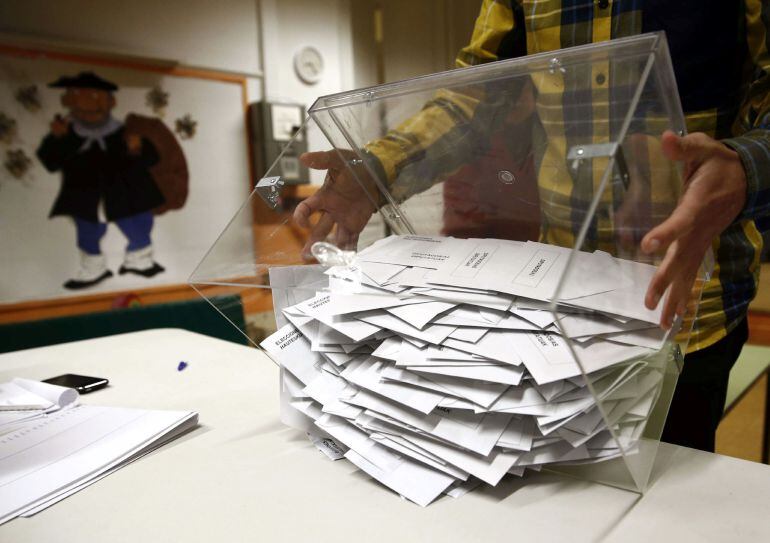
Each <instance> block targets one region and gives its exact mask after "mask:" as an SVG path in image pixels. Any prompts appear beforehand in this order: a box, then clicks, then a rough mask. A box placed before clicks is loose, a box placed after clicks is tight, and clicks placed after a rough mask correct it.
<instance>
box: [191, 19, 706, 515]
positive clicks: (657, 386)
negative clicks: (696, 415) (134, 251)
mask: <svg viewBox="0 0 770 543" xmlns="http://www.w3.org/2000/svg"><path fill="white" fill-rule="evenodd" d="M667 131H670V132H673V133H674V134H684V132H685V124H684V117H683V114H682V110H681V106H680V103H679V98H678V94H677V87H676V84H675V81H674V74H673V70H672V66H671V60H670V57H669V53H668V48H667V44H666V39H665V36H664V35H663V34H645V35H641V36H637V37H633V38H627V39H621V40H614V41H611V42H606V43H600V44H594V45H589V46H582V47H577V48H572V49H565V50H560V51H554V52H551V53H547V54H538V55H532V56H528V57H524V58H519V59H512V60H507V61H501V62H494V63H490V64H486V65H480V66H474V67H470V68H464V69H457V70H452V71H448V72H444V73H439V74H434V75H429V76H425V77H418V78H415V79H410V80H407V81H401V82H397V83H391V84H386V85H381V86H378V87H372V88H367V89H363V90H355V91H351V92H343V93H339V94H334V95H330V96H323V97H321V98H319V99H318V100H317V101H316V102H315V104H314V105H313V106H312V107H311V108H310V109H309V110H308V117H307V119H306V120H305V122H304V124H303V126H302V127H301V128H300V129H299V130H297V132H296V134H295V136H294V137H295V139H296V140H295V141H289V142H287V145H286V150H285V151H284V154H283V155H282V156H281V157H280V158H279V159H278V160H277V161H276V162H275V164H274V165H273V166H272V167H271V168H270V170H269V171H267V172H265V173H264V175H263V176H262V177H261V179H260V180H259V181H258V182H257V183H256V186H255V188H254V191H253V192H252V194H251V196H250V198H249V199H248V200H247V202H246V203H245V204H244V205H243V207H242V208H241V209H240V210H239V211H238V213H237V214H236V215H235V217H234V218H233V219H232V221H231V223H230V224H229V225H228V226H227V228H226V229H225V230H224V232H223V233H222V234H221V236H220V237H219V239H218V240H217V241H216V243H215V244H214V245H213V246H212V248H211V249H210V251H209V252H208V254H207V255H206V256H205V258H204V259H203V260H202V262H201V263H200V265H199V266H198V268H197V269H196V270H195V272H194V273H193V275H192V277H191V279H190V282H191V284H192V285H193V286H194V287H195V288H196V289H197V290H198V291H199V292H200V294H201V295H203V296H204V297H206V298H207V299H209V300H210V301H211V303H212V305H214V307H217V308H218V309H220V310H221V311H222V313H223V315H224V314H231V312H230V311H229V309H230V308H224V307H218V304H220V303H222V302H221V301H222V300H232V297H223V296H222V295H224V294H232V293H237V294H239V295H240V298H241V303H242V305H243V307H244V310H245V312H246V322H247V325H246V327H245V328H243V329H242V331H243V333H244V334H245V335H246V336H247V337H249V340H250V341H251V342H252V343H254V344H255V345H258V346H261V347H262V348H263V349H264V350H265V351H266V352H267V354H268V355H269V356H270V358H272V359H273V361H275V362H276V363H277V364H279V365H280V366H281V368H282V369H281V375H282V377H281V379H282V380H281V384H280V386H281V402H282V418H283V420H284V421H285V422H287V423H288V424H290V425H292V426H295V427H297V428H299V429H302V430H304V431H307V432H309V433H311V434H312V435H314V436H321V437H323V438H328V439H331V440H332V441H333V442H335V443H336V445H335V447H336V449H337V451H338V452H339V453H343V452H345V451H347V452H345V456H346V457H347V458H348V459H349V460H351V461H352V462H353V463H355V464H356V465H357V466H359V467H360V468H361V469H363V470H364V471H367V473H369V474H370V475H372V476H373V477H374V478H375V479H377V480H379V481H380V482H382V483H384V484H385V485H386V486H389V487H390V488H392V489H394V490H396V492H398V493H400V494H402V495H405V496H406V497H407V498H409V499H412V500H413V501H416V502H417V503H421V504H423V505H424V504H425V503H428V502H430V501H431V500H432V499H434V498H435V497H436V496H434V495H433V494H431V493H430V492H428V491H427V490H426V488H432V489H433V490H434V494H435V492H436V491H437V489H438V491H442V488H443V489H444V490H443V491H447V489H452V488H455V487H458V486H462V485H471V484H472V482H473V481H476V480H481V481H482V482H484V483H486V484H492V485H493V484H496V483H497V481H499V480H500V478H501V477H503V476H504V475H507V474H510V475H508V476H522V475H524V474H526V472H527V471H530V470H535V471H538V470H541V469H543V470H545V469H547V470H556V471H559V472H561V473H566V474H569V475H574V476H578V477H583V478H588V479H591V480H594V481H599V482H603V483H607V484H611V485H614V486H618V487H622V488H626V489H629V490H633V491H636V492H643V491H644V490H645V489H646V487H647V485H648V481H649V479H650V473H651V468H652V465H653V462H654V458H655V455H656V451H657V448H658V443H659V440H660V436H661V433H662V431H663V426H664V423H665V420H666V414H667V411H668V408H669V404H670V401H671V397H672V394H673V392H674V388H675V386H676V382H677V376H678V374H679V372H680V370H681V364H682V360H683V356H684V353H685V352H686V350H687V344H688V339H689V336H690V332H691V329H692V328H693V324H694V322H695V320H696V313H697V306H698V302H699V300H700V291H701V289H702V287H703V285H704V284H705V282H706V280H707V279H708V269H707V266H706V265H705V264H704V265H702V266H701V269H700V270H699V271H698V274H697V276H696V277H695V278H694V279H693V285H692V288H691V290H689V291H688V290H687V288H685V289H684V291H683V292H681V293H679V300H678V303H677V304H676V306H677V312H676V316H675V318H674V319H673V322H672V323H671V326H670V328H668V327H665V328H667V329H664V327H661V326H660V325H659V323H660V322H661V319H662V318H663V312H662V308H663V307H664V306H665V305H666V304H667V303H671V304H673V303H674V302H675V301H676V300H674V298H673V295H672V301H670V302H669V301H668V298H667V297H666V296H664V298H663V299H662V300H661V301H660V303H659V304H658V306H657V307H656V308H655V309H650V308H649V307H647V306H646V305H645V295H646V292H647V288H648V285H649V284H650V281H651V280H652V278H653V277H654V276H655V274H656V273H657V272H658V270H659V266H660V264H661V262H662V259H663V256H664V255H662V254H648V253H646V252H644V251H642V250H641V248H640V243H641V241H642V239H643V237H644V236H645V235H646V234H647V233H648V232H650V230H651V229H652V228H654V227H655V226H656V225H658V224H660V223H661V222H662V221H664V220H665V219H666V218H667V217H668V216H669V215H670V213H671V212H672V211H673V209H674V207H675V206H676V203H677V201H678V198H679V196H680V194H681V192H682V187H683V182H682V174H681V171H680V168H679V166H678V165H677V164H675V163H674V162H671V161H670V160H668V159H667V158H666V157H665V156H664V154H663V153H662V151H661V141H662V138H663V137H664V134H665V133H666V132H667ZM665 137H671V136H670V135H669V136H665ZM300 140H301V142H302V144H303V146H307V149H309V153H308V154H305V155H303V156H297V151H296V149H297V148H298V147H300V146H299V145H297V141H300ZM297 161H300V162H301V163H302V164H303V165H304V166H307V167H309V169H310V172H311V180H312V181H313V183H312V184H310V185H308V186H304V187H301V186H300V187H298V186H289V185H288V184H284V183H283V180H282V177H281V175H282V168H284V167H285V165H286V163H287V162H290V163H291V162H293V163H295V164H296V162H297ZM266 312H270V313H271V314H272V315H274V317H275V321H276V329H277V330H278V331H277V332H276V333H274V334H271V332H272V330H270V331H269V332H268V334H271V335H269V337H267V339H265V337H264V335H265V334H262V335H260V334H259V333H258V332H256V331H255V330H257V329H258V326H254V325H253V323H255V322H257V321H258V319H259V318H260V316H263V315H264V314H265V313H266ZM325 443H326V442H325ZM374 457H376V458H374ZM383 458H386V459H387V461H386V460H382V459H383ZM378 459H379V460H378ZM399 470H406V471H401V472H399ZM409 470H413V471H409ZM398 473H401V478H399V476H398ZM404 473H411V474H412V475H410V476H409V477H406V478H405V477H403V475H404ZM420 477H425V481H426V482H425V484H424V485H421V489H422V490H421V492H423V494H420V495H419V496H414V495H412V494H410V493H411V492H412V491H413V489H412V488H411V487H410V486H409V485H408V484H406V483H404V482H403V481H404V480H406V479H409V480H414V479H419V478H420ZM399 481H401V482H399ZM399 485H401V486H399ZM404 485H405V486H404ZM444 487H446V488H444ZM425 492H427V495H426V494H424V493H425Z"/></svg>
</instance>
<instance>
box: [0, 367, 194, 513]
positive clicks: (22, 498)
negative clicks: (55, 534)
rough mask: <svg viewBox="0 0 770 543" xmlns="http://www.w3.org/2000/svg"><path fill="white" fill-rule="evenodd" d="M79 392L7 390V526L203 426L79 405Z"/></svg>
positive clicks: (2, 406)
mask: <svg viewBox="0 0 770 543" xmlns="http://www.w3.org/2000/svg"><path fill="white" fill-rule="evenodd" d="M78 403H79V402H78V393H77V391H75V390H73V389H68V388H64V387H59V386H56V385H51V384H48V383H40V382H37V381H30V380H27V379H14V380H13V381H10V382H8V383H2V384H0V524H2V523H3V522H6V521H8V520H11V519H13V518H15V517H18V516H29V515H32V514H35V513H37V512H38V511H40V510H42V509H45V508H46V507H48V506H50V505H52V504H54V503H56V502H58V501H59V500H62V499H64V498H66V497H67V496H69V495H71V494H73V493H75V492H77V491H78V490H81V489H82V488H85V487H86V486H88V485H90V484H92V483H94V482H96V481H98V480H99V479H101V478H102V477H105V476H106V475H109V474H110V473H112V472H113V471H115V470H116V469H119V468H121V467H123V466H125V465H126V464H128V463H129V462H132V461H133V460H135V459H137V458H139V457H141V456H142V455H144V454H147V453H148V452H149V451H151V450H153V449H155V448H156V447H158V446H160V445H162V444H163V443H166V442H167V441H169V440H171V439H173V438H175V437H177V436H178V435H180V434H181V433H182V432H184V431H186V430H188V429H190V428H192V427H194V426H195V425H196V424H197V420H198V415H197V413H194V412H187V411H186V412H179V411H145V410H141V409H120V408H115V407H95V406H90V405H78Z"/></svg>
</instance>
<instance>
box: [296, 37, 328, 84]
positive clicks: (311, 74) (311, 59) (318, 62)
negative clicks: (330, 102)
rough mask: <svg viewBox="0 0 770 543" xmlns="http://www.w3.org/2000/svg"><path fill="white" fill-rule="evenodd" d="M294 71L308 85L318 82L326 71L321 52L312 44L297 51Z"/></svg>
mask: <svg viewBox="0 0 770 543" xmlns="http://www.w3.org/2000/svg"><path fill="white" fill-rule="evenodd" d="M294 71H295V72H296V74H297V77H299V78H300V79H301V80H302V81H303V82H304V83H307V84H308V85H313V84H314V83H318V82H319V81H320V80H321V76H322V75H323V71H324V59H323V57H322V56H321V52H320V51H319V50H318V49H316V48H315V47H313V46H310V45H308V46H305V47H303V48H302V49H300V50H299V51H297V53H296V54H295V55H294Z"/></svg>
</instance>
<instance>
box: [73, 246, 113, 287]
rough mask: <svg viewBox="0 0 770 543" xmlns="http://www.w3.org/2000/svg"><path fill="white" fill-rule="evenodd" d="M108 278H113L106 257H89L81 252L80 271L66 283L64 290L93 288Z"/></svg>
mask: <svg viewBox="0 0 770 543" xmlns="http://www.w3.org/2000/svg"><path fill="white" fill-rule="evenodd" d="M108 277H112V272H111V271H110V270H108V269H107V260H106V259H105V258H104V255H89V254H88V253H84V252H83V251H80V269H79V270H78V272H77V274H75V277H73V278H72V279H70V280H69V281H67V282H66V283H64V288H67V289H70V290H78V289H81V288H87V287H92V286H94V285H96V284H98V283H101V282H102V281H104V280H105V279H107V278H108Z"/></svg>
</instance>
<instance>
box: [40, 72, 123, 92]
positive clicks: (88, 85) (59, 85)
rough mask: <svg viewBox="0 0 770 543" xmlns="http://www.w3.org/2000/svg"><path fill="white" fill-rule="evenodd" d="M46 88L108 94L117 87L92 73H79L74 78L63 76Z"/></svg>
mask: <svg viewBox="0 0 770 543" xmlns="http://www.w3.org/2000/svg"><path fill="white" fill-rule="evenodd" d="M48 86H49V87H52V88H55V89H67V88H70V87H76V88H79V89H98V90H103V91H109V92H112V91H116V90H118V86H117V85H116V84H115V83H113V82H112V81H107V80H106V79H102V78H101V77H99V76H98V75H96V74H95V73H93V72H80V73H79V74H78V75H76V76H74V77H68V76H66V75H63V76H61V77H60V78H59V79H57V80H56V81H54V82H53V83H49V84H48Z"/></svg>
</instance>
